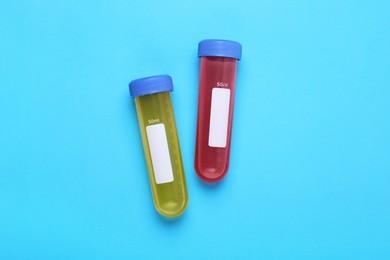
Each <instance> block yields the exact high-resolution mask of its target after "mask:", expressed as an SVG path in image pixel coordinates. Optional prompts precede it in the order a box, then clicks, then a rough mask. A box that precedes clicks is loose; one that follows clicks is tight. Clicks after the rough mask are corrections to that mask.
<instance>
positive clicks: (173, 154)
mask: <svg viewBox="0 0 390 260" xmlns="http://www.w3.org/2000/svg"><path fill="white" fill-rule="evenodd" d="M129 89H130V95H131V96H132V97H134V100H135V106H136V110H137V116H138V123H139V128H140V131H141V138H142V144H143V150H144V154H145V159H146V165H147V169H148V175H149V181H150V186H151V190H152V195H153V201H154V206H155V208H156V210H157V211H158V212H159V213H160V214H161V215H164V216H166V217H177V216H179V215H180V214H182V213H183V212H184V210H185V208H186V206H187V203H188V195H187V187H186V181H185V177H184V168H183V163H182V158H181V152H180V145H179V138H178V135H177V130H176V123H175V118H174V114H173V108H172V103H171V96H170V93H169V92H171V91H173V83H172V78H171V77H170V76H168V75H161V76H153V77H147V78H141V79H136V80H133V81H131V82H130V84H129Z"/></svg>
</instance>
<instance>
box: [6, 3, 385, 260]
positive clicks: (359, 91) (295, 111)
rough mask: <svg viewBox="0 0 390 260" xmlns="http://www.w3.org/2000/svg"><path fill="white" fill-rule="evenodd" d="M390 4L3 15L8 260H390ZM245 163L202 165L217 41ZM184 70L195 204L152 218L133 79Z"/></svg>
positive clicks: (145, 6) (66, 8)
mask: <svg viewBox="0 0 390 260" xmlns="http://www.w3.org/2000/svg"><path fill="white" fill-rule="evenodd" d="M389 17H390V3H389V1H368V0H367V1H328V0H327V1H325V0H324V1H303V0H302V1H275V0H272V1H271V0H270V1H228V0H225V1H222V0H220V1H206V0H197V1H177V0H164V1H149V0H131V1H123V0H113V1H88V2H87V1H84V2H82V1H77V0H69V1H38V0H36V1H27V0H26V1H7V0H2V1H1V2H0V55H1V56H0V258H1V259H140V258H152V257H154V258H158V259H213V258H215V259H230V258H232V259H233V258H234V259H389V258H390V248H389V247H390V237H389V236H390V206H389V205H390V203H389V200H390V187H389V186H390V177H389V175H390V148H389V147H390V18H389ZM207 38H222V39H231V40H237V41H239V42H241V43H242V45H243V57H242V60H241V61H240V62H239V71H238V81H237V95H236V107H235V120H234V130H233V143H232V152H231V166H230V170H229V173H228V175H227V177H226V178H225V179H224V180H223V181H222V182H221V183H220V184H218V185H215V186H209V185H205V184H204V183H202V182H201V181H200V180H199V179H198V178H197V176H196V174H195V172H194V169H193V157H194V145H195V130H196V113H197V91H198V74H199V60H198V58H197V55H196V54H197V43H198V41H200V40H202V39H207ZM164 73H166V74H170V75H171V76H172V77H173V80H174V84H175V91H174V92H173V93H172V100H173V104H174V108H175V114H176V121H177V125H178V131H179V137H180V140H181V148H182V155H183V160H184V167H185V170H186V176H187V184H188V191H189V196H190V203H189V206H188V209H187V211H186V213H185V214H184V215H183V216H182V217H181V218H180V219H177V220H176V221H166V220H164V219H163V218H161V217H160V216H159V215H158V214H157V213H156V212H155V210H154V208H153V204H152V198H151V193H150V188H149V183H148V179H147V171H146V166H145V162H144V155H143V151H142V146H141V141H140V135H139V130H138V125H137V121H136V113H135V107H134V102H133V100H132V99H131V98H130V96H129V92H128V87H127V85H128V83H129V81H130V80H132V79H135V78H139V77H144V76H150V75H155V74H164Z"/></svg>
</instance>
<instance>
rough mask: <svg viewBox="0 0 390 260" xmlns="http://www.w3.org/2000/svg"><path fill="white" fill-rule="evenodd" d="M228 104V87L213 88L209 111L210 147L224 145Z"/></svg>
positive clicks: (222, 146)
mask: <svg viewBox="0 0 390 260" xmlns="http://www.w3.org/2000/svg"><path fill="white" fill-rule="evenodd" d="M229 105H230V89H225V88H213V91H212V95H211V112H210V131H209V146H210V147H219V148H225V147H226V138H227V130H228V119H229Z"/></svg>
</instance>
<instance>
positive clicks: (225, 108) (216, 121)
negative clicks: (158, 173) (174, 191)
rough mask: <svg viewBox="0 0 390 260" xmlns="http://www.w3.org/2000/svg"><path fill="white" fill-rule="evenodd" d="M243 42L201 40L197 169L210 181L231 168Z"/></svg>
mask: <svg viewBox="0 0 390 260" xmlns="http://www.w3.org/2000/svg"><path fill="white" fill-rule="evenodd" d="M241 49H242V48H241V45H240V44H239V43H237V42H233V41H225V40H204V41H201V42H200V43H199V47H198V55H199V56H200V79H199V97H198V120H197V134H196V150H195V171H196V172H197V174H198V176H199V177H200V178H201V179H202V180H204V181H207V182H216V181H219V180H221V179H222V178H223V177H224V176H225V175H226V173H227V170H228V168H229V157H230V143H231V134H232V124H233V110H234V95H235V89H236V72H237V61H238V60H239V59H240V58H241Z"/></svg>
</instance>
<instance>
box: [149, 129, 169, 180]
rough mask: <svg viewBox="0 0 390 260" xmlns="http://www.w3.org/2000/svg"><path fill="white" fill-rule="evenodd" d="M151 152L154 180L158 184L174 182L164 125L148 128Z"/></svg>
mask: <svg viewBox="0 0 390 260" xmlns="http://www.w3.org/2000/svg"><path fill="white" fill-rule="evenodd" d="M146 134H147V136H148V143H149V150H150V155H151V157H152V165H153V171H154V178H155V179H156V183H157V184H163V183H167V182H172V181H173V172H172V165H171V157H170V156H169V149H168V142H167V135H166V132H165V126H164V124H156V125H149V126H147V127H146Z"/></svg>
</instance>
